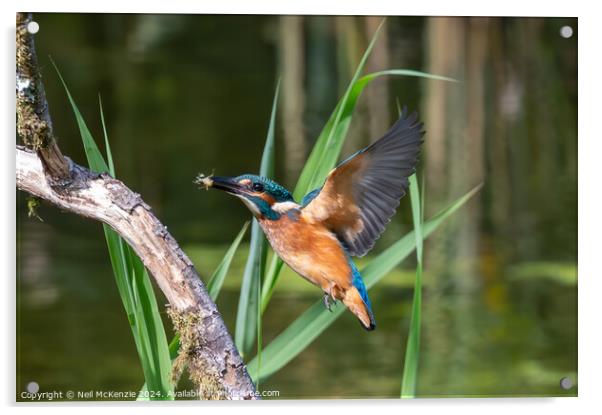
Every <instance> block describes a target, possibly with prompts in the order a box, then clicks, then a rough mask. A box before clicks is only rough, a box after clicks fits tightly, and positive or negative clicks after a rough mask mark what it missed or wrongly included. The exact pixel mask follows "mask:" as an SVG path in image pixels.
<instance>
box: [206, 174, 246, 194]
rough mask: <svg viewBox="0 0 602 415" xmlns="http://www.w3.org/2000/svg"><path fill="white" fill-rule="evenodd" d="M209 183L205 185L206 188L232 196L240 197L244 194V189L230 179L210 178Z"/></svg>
mask: <svg viewBox="0 0 602 415" xmlns="http://www.w3.org/2000/svg"><path fill="white" fill-rule="evenodd" d="M210 180H211V183H207V184H208V186H207V187H213V188H215V189H219V190H224V191H226V192H228V193H230V194H233V195H240V194H243V193H244V189H245V187H244V186H242V185H241V184H240V183H238V182H237V181H236V180H234V178H232V177H219V176H214V177H211V179H210Z"/></svg>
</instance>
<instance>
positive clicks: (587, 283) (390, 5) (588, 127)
mask: <svg viewBox="0 0 602 415" xmlns="http://www.w3.org/2000/svg"><path fill="white" fill-rule="evenodd" d="M592 4H594V2H585V1H583V2H579V1H571V2H568V1H545V2H535V1H534V2H528V1H524V0H521V1H516V0H505V1H497V2H474V3H473V2H471V1H468V0H455V1H428V2H427V1H420V2H401V1H400V2H397V1H386V0H362V1H358V0H345V1H344V2H343V1H327V0H303V1H296V2H293V1H286V0H280V1H275V0H271V1H266V0H252V1H250V0H228V1H224V0H222V1H219V2H204V1H192V0H188V1H187V0H169V1H157V0H145V1H144V2H137V1H131V2H127V3H126V2H124V1H123V0H104V1H102V2H97V3H95V4H92V2H89V1H88V2H83V1H81V0H79V1H66V0H53V1H31V0H22V1H19V2H13V3H12V4H11V3H9V2H7V1H6V0H5V1H2V2H0V7H1V8H2V13H1V14H0V18H1V19H2V42H0V44H1V45H2V49H3V50H2V62H3V63H2V65H0V67H1V68H2V77H1V79H2V82H1V84H0V85H1V88H2V89H1V91H0V96H1V97H2V99H0V105H1V107H0V114H2V122H1V124H0V125H2V126H3V127H4V128H2V130H3V132H4V135H5V137H4V139H3V140H2V142H3V149H2V150H3V151H2V157H3V160H2V161H3V163H2V173H3V175H2V181H1V182H0V186H1V189H2V194H3V195H4V196H5V198H4V199H3V203H1V204H0V206H1V209H2V215H1V216H0V218H1V219H0V220H1V221H2V222H1V223H0V229H1V230H2V235H3V246H2V249H0V255H1V257H0V263H2V264H3V265H4V267H5V272H4V273H3V275H2V277H3V278H2V281H3V284H4V286H3V287H2V288H3V290H2V295H3V300H4V301H3V306H2V310H3V313H2V314H3V315H2V324H3V327H2V328H3V332H4V333H5V334H6V335H5V336H3V340H2V341H0V349H1V350H0V354H1V356H2V359H3V364H2V365H1V367H2V368H3V370H4V373H3V374H2V376H1V377H0V391H1V393H2V403H3V404H4V405H8V406H9V408H8V412H9V413H10V412H12V411H13V410H15V405H14V404H12V402H14V396H15V394H14V390H15V389H14V379H15V361H14V351H15V344H14V341H15V331H14V329H15V323H14V318H15V309H14V304H15V302H14V301H15V300H14V293H15V291H14V287H15V284H14V275H15V273H14V272H15V269H14V266H15V249H14V245H15V232H14V218H15V212H14V206H15V204H14V197H15V196H14V195H15V193H14V190H13V188H14V187H13V186H14V156H13V154H14V153H13V152H12V148H13V147H12V146H13V141H12V137H14V131H15V130H14V93H13V88H14V66H13V65H14V60H13V59H14V58H13V56H14V23H15V21H14V16H15V13H16V11H17V10H27V11H54V12H59V11H61V12H128V13H132V12H146V13H224V14H256V13H263V14H339V15H341V14H374V15H482V16H504V15H509V16H513V15H514V16H577V17H579V25H578V30H577V36H579V124H578V125H579V142H580V145H579V363H580V364H579V395H580V397H579V398H563V399H527V398H522V399H429V400H419V401H411V402H410V401H403V402H396V401H374V400H370V401H354V400H348V401H271V402H260V403H252V404H245V403H241V402H239V403H231V404H228V405H224V404H219V403H203V404H199V403H179V404H178V405H177V406H178V407H177V408H174V407H173V404H162V403H159V404H150V405H149V404H147V405H144V409H143V410H144V411H145V412H147V413H150V414H164V413H165V412H166V411H171V410H176V411H178V412H193V411H194V413H197V414H198V413H199V411H203V410H210V411H215V410H216V409H217V408H228V410H232V411H233V412H234V411H236V412H243V411H244V413H245V414H246V413H248V412H247V411H251V412H252V413H253V412H256V411H257V412H259V411H261V413H262V414H265V413H278V414H281V412H282V410H283V408H286V410H287V412H290V413H302V412H305V411H308V410H309V411H313V410H315V409H317V408H318V407H322V406H324V407H326V410H327V411H345V412H346V413H347V412H349V413H354V412H356V411H357V412H362V413H365V412H366V411H370V410H374V411H378V412H381V411H383V412H395V413H399V412H400V411H412V412H413V411H415V410H420V411H424V412H426V413H441V412H442V411H443V412H445V413H446V415H448V414H449V415H452V414H456V413H457V414H463V415H464V414H473V413H474V414H479V415H482V414H483V412H484V411H486V412H487V414H488V415H493V414H504V415H507V413H508V412H511V411H512V412H514V411H520V412H519V413H522V412H524V411H526V410H530V411H537V412H539V411H544V412H543V413H545V414H546V415H552V414H563V415H565V414H567V413H569V412H570V413H590V412H593V408H595V407H598V410H599V407H600V404H599V402H598V401H597V400H596V398H598V395H601V394H602V392H600V386H599V385H600V380H599V379H600V376H601V375H602V370H601V369H602V368H601V365H600V360H601V359H600V357H599V356H600V354H601V353H602V344H601V342H600V339H601V335H600V332H601V329H600V317H599V316H600V315H602V314H601V313H600V311H601V310H600V304H601V303H602V301H601V296H602V289H601V288H602V287H601V281H602V275H600V274H602V273H601V272H600V271H599V270H600V265H599V264H598V261H596V259H598V257H600V253H599V249H600V242H599V240H600V236H601V235H602V232H601V229H600V228H601V226H600V221H601V220H600V215H599V212H600V207H601V206H602V203H600V201H599V197H598V195H599V194H600V188H601V186H600V180H599V178H600V177H602V175H601V172H600V169H599V168H598V167H599V166H600V164H601V161H600V156H601V155H602V151H601V150H602V149H601V146H600V141H601V140H602V137H601V132H600V123H599V122H596V121H598V119H599V118H600V114H599V112H600V110H601V108H602V105H601V102H602V91H601V90H600V78H601V77H602V68H601V65H600V55H601V54H600V52H599V50H600V46H599V40H600V39H602V35H601V33H600V32H601V30H600V27H601V26H602V25H601V24H600V22H599V16H600V14H599V13H596V11H597V10H595V8H594V6H591V5H592ZM233 30H235V28H233ZM547 105H553V103H548V104H547ZM550 191H556V192H562V189H550ZM509 381H511V380H510V379H509ZM19 406H21V407H22V408H21V409H25V410H26V412H29V411H31V412H34V411H35V412H39V411H43V412H44V413H50V414H54V413H57V414H63V413H65V412H71V411H75V412H77V413H80V412H81V411H82V409H83V407H84V405H82V404H72V405H66V404H55V405H50V406H48V405H45V406H39V407H36V406H35V405H19ZM107 406H109V407H110V408H107ZM199 406H202V407H201V408H199ZM85 407H86V409H85V411H86V412H88V413H94V414H96V413H98V414H101V413H102V414H105V413H106V412H107V410H110V411H111V412H115V413H122V412H123V413H126V411H131V409H132V408H133V406H132V405H127V406H126V405H124V404H106V405H102V404H95V405H85ZM122 408H128V409H122ZM372 408H374V409H372ZM590 409H591V411H590ZM574 411H576V412H574Z"/></svg>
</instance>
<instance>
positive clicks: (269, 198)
mask: <svg viewBox="0 0 602 415" xmlns="http://www.w3.org/2000/svg"><path fill="white" fill-rule="evenodd" d="M195 182H196V183H197V184H200V185H203V186H205V188H207V189H208V188H210V187H213V188H214V189H219V190H224V191H226V192H228V193H230V194H231V195H234V196H236V197H238V198H239V199H241V200H242V201H243V202H244V204H245V205H246V206H247V207H248V208H249V210H250V211H251V212H252V213H253V215H255V217H257V218H262V219H269V220H277V219H279V218H280V215H281V214H282V213H285V212H287V211H288V210H290V209H293V208H298V207H299V206H298V205H297V204H296V203H295V201H294V199H293V195H292V194H291V193H290V192H289V191H288V190H286V189H285V188H284V187H283V186H281V185H279V184H278V183H276V182H274V181H272V180H270V179H268V178H265V177H261V176H255V175H252V174H243V175H242V176H238V177H217V176H213V177H212V176H207V177H205V176H199V177H198V178H197V180H196V181H195Z"/></svg>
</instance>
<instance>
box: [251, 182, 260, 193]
mask: <svg viewBox="0 0 602 415" xmlns="http://www.w3.org/2000/svg"><path fill="white" fill-rule="evenodd" d="M252 188H253V190H255V191H256V192H263V184H261V183H253V186H252Z"/></svg>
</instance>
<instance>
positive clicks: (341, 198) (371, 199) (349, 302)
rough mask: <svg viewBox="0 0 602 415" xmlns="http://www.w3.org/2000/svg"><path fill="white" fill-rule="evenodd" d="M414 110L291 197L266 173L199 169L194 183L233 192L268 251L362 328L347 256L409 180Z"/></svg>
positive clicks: (383, 221) (389, 212) (366, 305)
mask: <svg viewBox="0 0 602 415" xmlns="http://www.w3.org/2000/svg"><path fill="white" fill-rule="evenodd" d="M422 128H423V124H422V123H421V122H419V120H418V114H417V113H416V112H413V113H411V114H408V112H407V109H406V108H404V109H403V111H402V112H401V115H400V118H399V119H398V120H397V122H395V124H393V126H392V127H391V128H390V129H389V131H388V132H387V133H386V134H385V135H384V136H382V137H381V138H380V139H379V140H377V141H375V142H374V143H373V144H371V145H369V146H368V147H366V148H364V149H362V150H360V151H358V152H356V153H355V154H353V155H352V156H350V157H349V158H347V159H346V160H344V161H343V162H341V163H340V164H339V165H338V166H337V167H335V168H334V169H333V170H331V171H330V173H329V174H328V176H327V177H326V180H325V181H324V184H323V185H322V186H321V187H319V188H317V189H315V190H312V191H311V192H309V193H308V194H307V195H306V196H305V197H304V198H303V200H302V201H301V203H297V202H296V201H295V199H294V198H293V195H292V194H291V192H289V191H288V190H287V189H286V188H284V187H283V186H281V185H279V184H278V183H276V182H274V181H273V180H271V179H269V178H267V177H261V176H256V175H252V174H243V175H241V176H237V177H217V176H213V175H211V176H204V175H199V176H198V177H197V179H196V180H195V183H197V184H199V185H202V186H204V187H205V188H206V189H209V188H214V189H219V190H223V191H225V192H227V193H229V194H231V195H234V196H236V197H238V198H239V199H241V200H242V201H243V203H244V204H245V205H246V206H247V208H248V209H249V210H250V211H251V212H252V214H253V215H254V217H255V218H256V219H257V221H258V222H259V225H260V227H261V229H262V230H263V232H264V233H265V235H266V237H267V239H268V241H269V243H270V245H271V246H272V248H273V249H274V252H275V253H276V254H277V255H278V256H279V257H280V258H281V259H282V260H283V261H284V262H285V263H286V264H287V265H288V266H289V267H290V268H292V269H293V270H294V271H295V272H297V273H298V274H299V275H301V276H302V277H303V278H305V279H306V280H308V281H309V282H310V283H312V284H314V285H316V286H318V287H319V288H321V289H322V291H323V293H324V296H323V301H324V305H325V307H326V308H327V309H329V310H330V307H331V301H333V302H336V301H341V302H343V304H344V305H345V306H346V307H347V308H348V309H349V310H350V311H351V312H352V313H353V314H355V316H356V317H357V318H358V319H359V321H360V323H361V325H362V326H363V327H364V328H365V329H366V330H374V329H375V328H376V321H375V319H374V314H373V313H372V306H371V303H370V299H369V298H368V291H367V290H366V286H365V285H364V282H363V280H362V277H361V275H360V272H359V271H358V269H357V267H356V266H355V264H354V262H353V260H352V258H351V257H354V256H357V257H362V256H364V255H365V254H366V253H367V252H368V251H370V249H372V247H373V246H374V244H375V242H376V240H377V239H378V238H379V237H380V235H381V234H382V232H383V231H384V229H385V226H386V225H387V223H389V222H390V220H391V217H392V216H393V214H394V213H395V210H396V209H397V207H398V206H399V201H400V199H401V198H402V197H403V196H405V194H406V192H407V189H408V187H409V181H408V177H410V176H411V175H412V174H413V173H414V172H415V169H416V164H417V163H418V156H419V154H420V145H421V144H422V137H423V135H424V131H423V130H422Z"/></svg>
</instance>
